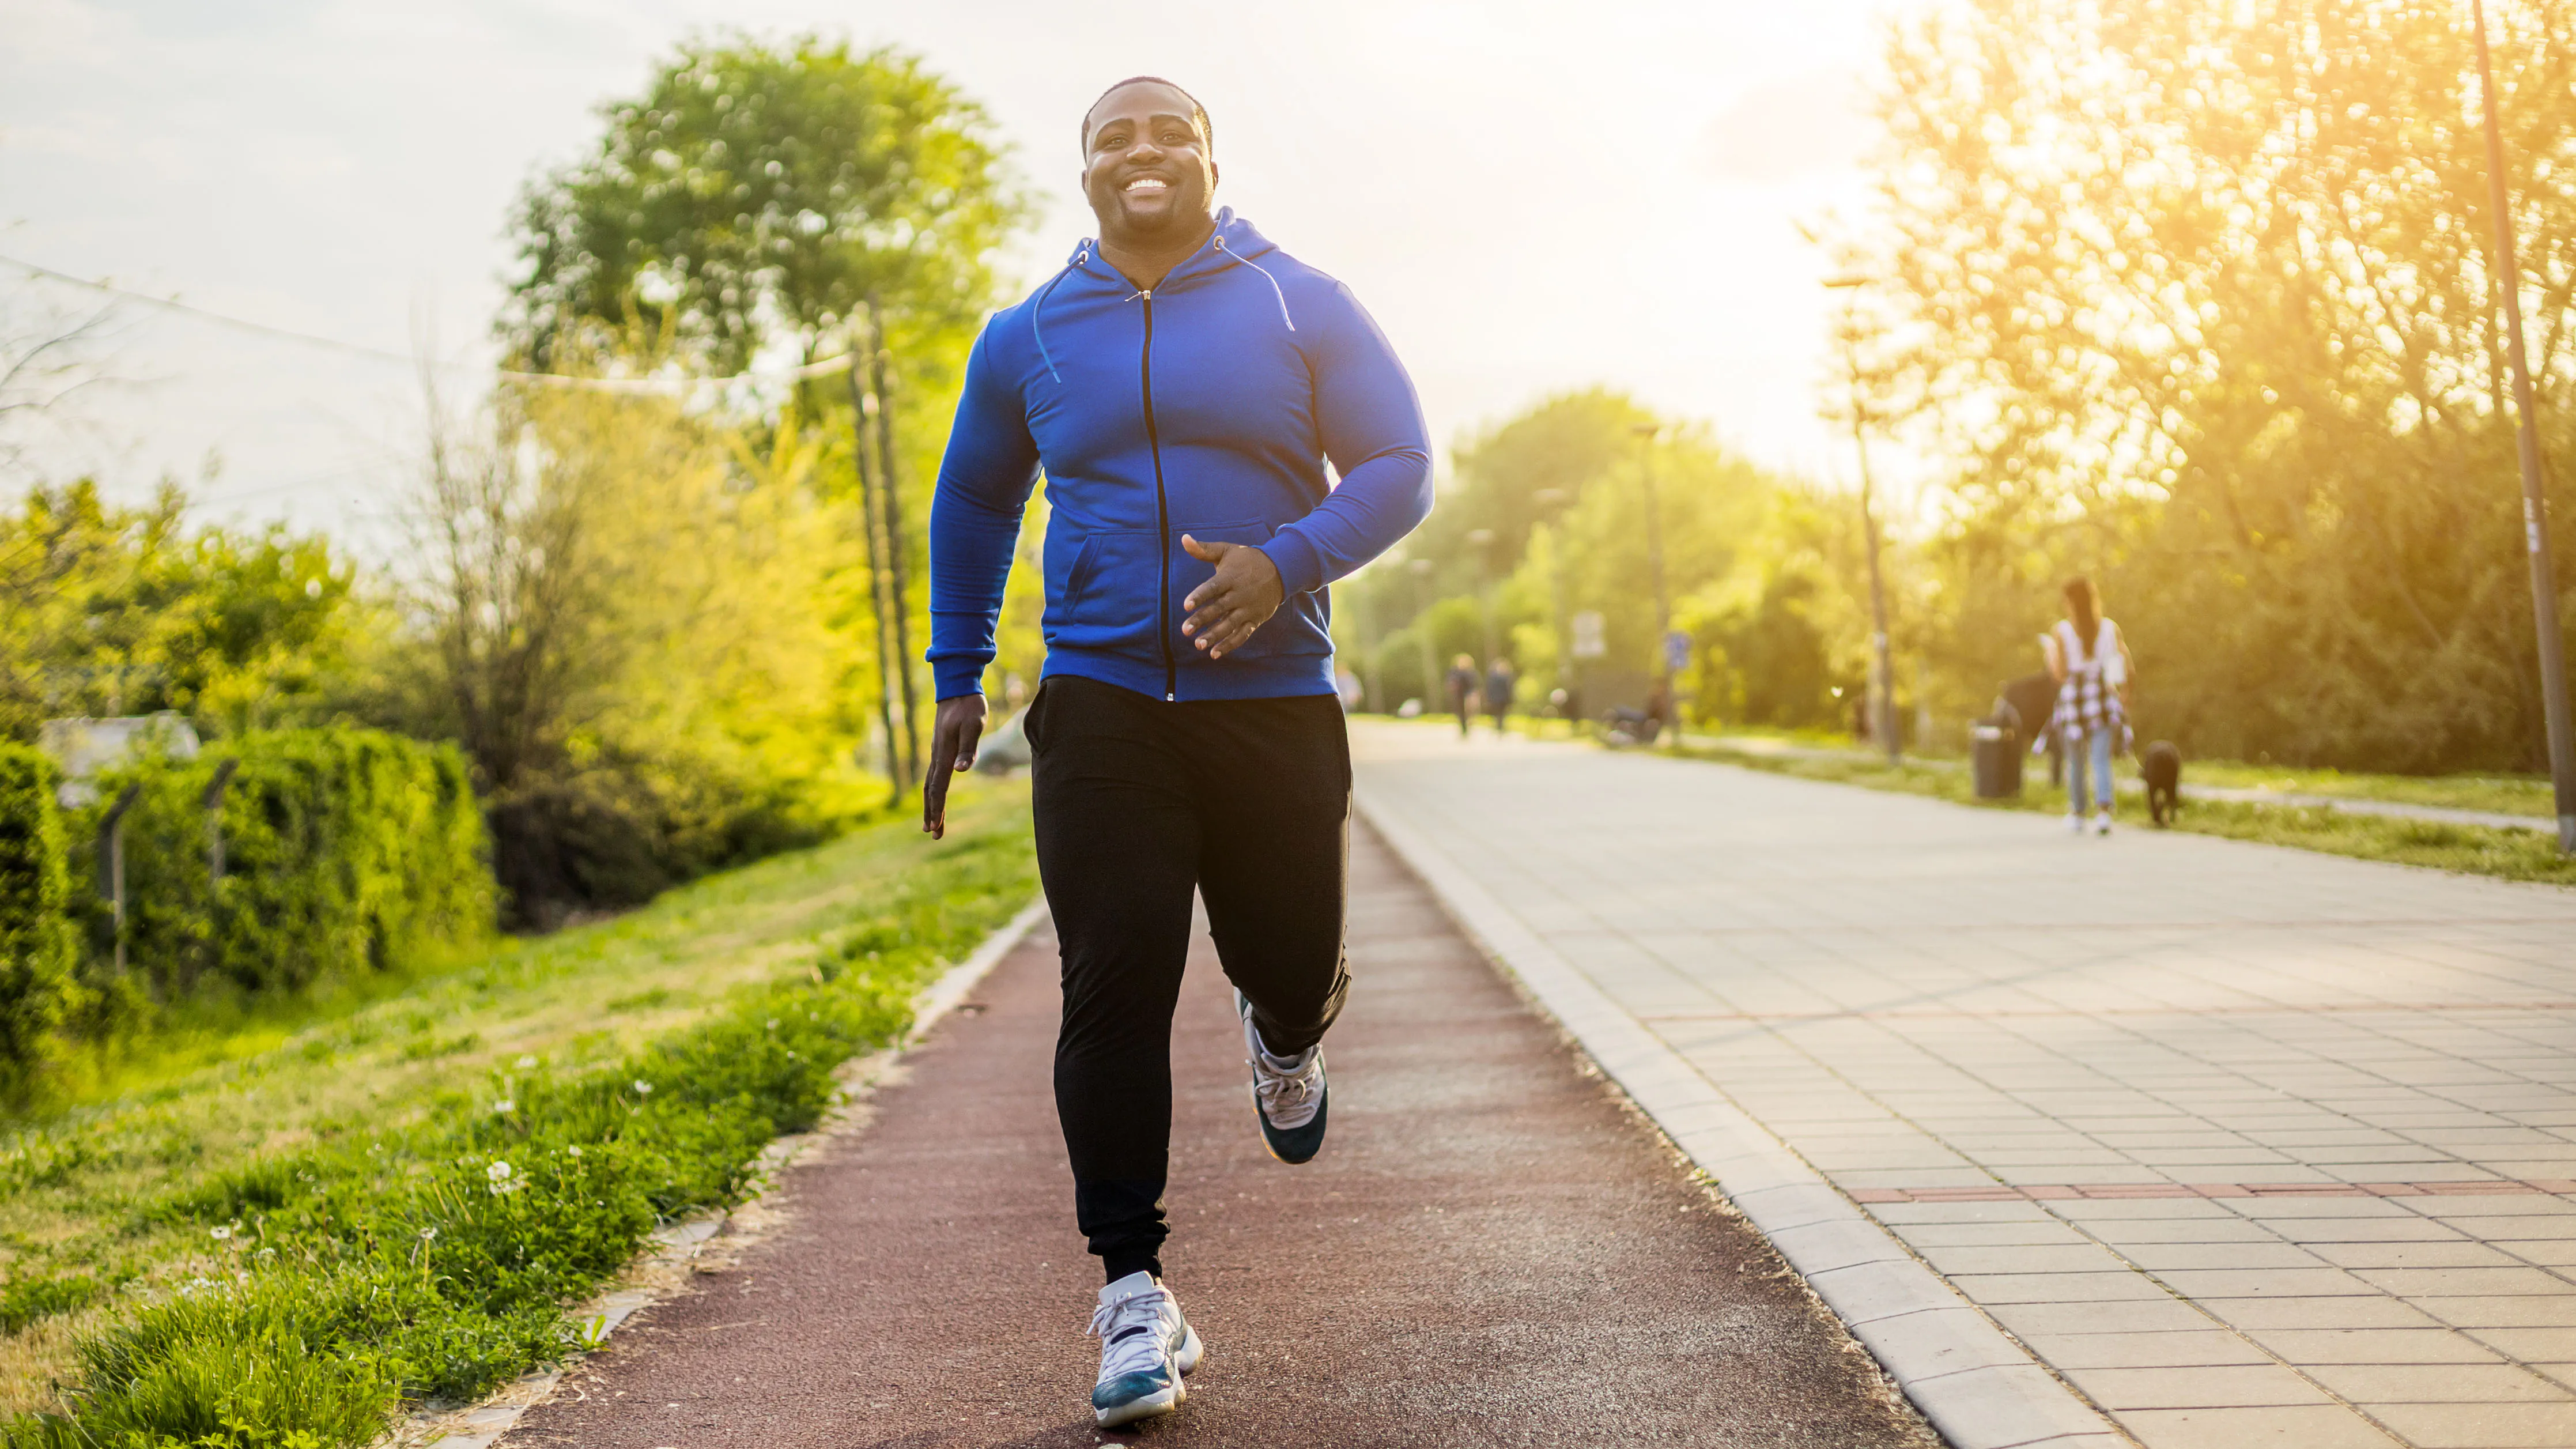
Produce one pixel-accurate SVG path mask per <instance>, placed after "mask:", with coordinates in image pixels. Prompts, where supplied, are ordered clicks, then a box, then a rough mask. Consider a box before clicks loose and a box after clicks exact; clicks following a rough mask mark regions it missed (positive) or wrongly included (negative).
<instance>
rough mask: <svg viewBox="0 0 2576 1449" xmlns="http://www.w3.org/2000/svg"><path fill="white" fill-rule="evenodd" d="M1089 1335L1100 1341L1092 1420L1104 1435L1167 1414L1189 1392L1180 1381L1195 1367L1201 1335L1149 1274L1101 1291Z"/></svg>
mask: <svg viewBox="0 0 2576 1449" xmlns="http://www.w3.org/2000/svg"><path fill="white" fill-rule="evenodd" d="M1091 1332H1092V1334H1093V1336H1095V1337H1097V1338H1098V1339H1099V1340H1100V1382H1099V1383H1097V1384H1096V1385H1094V1386H1093V1387H1092V1390H1091V1416H1092V1418H1093V1419H1094V1420H1096V1421H1097V1422H1098V1423H1099V1425H1100V1427H1101V1428H1103V1429H1109V1428H1114V1427H1116V1426H1117V1425H1120V1424H1132V1423H1134V1422H1135V1421H1136V1420H1138V1419H1150V1418H1152V1417H1153V1416H1154V1415H1156V1414H1168V1413H1170V1412H1171V1411H1173V1410H1174V1409H1177V1408H1179V1407H1180V1406H1181V1401H1182V1400H1184V1399H1186V1398H1188V1397H1189V1391H1188V1390H1187V1389H1185V1388H1183V1387H1182V1385H1181V1375H1183V1374H1186V1373H1188V1372H1189V1371H1190V1370H1192V1369H1194V1368H1197V1367H1198V1366H1199V1354H1200V1353H1201V1351H1202V1347H1203V1346H1202V1345H1201V1344H1200V1343H1199V1333H1198V1330H1197V1329H1195V1328H1192V1327H1190V1325H1189V1323H1188V1321H1187V1320H1185V1319H1183V1318H1182V1317H1181V1301H1180V1300H1179V1299H1177V1298H1175V1297H1173V1296H1172V1290H1171V1289H1169V1288H1166V1287H1164V1286H1163V1285H1162V1283H1161V1281H1160V1280H1158V1279H1156V1278H1155V1277H1154V1275H1153V1274H1151V1273H1141V1272H1139V1273H1130V1274H1128V1275H1127V1276H1126V1277H1124V1278H1121V1279H1119V1280H1118V1281H1117V1282H1115V1283H1112V1284H1110V1285H1109V1286H1108V1287H1106V1288H1103V1289H1101V1290H1100V1306H1099V1307H1098V1308H1096V1309H1094V1310H1093V1311H1092V1314H1091Z"/></svg>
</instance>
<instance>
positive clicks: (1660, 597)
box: [1629, 423, 1681, 735]
mask: <svg viewBox="0 0 2576 1449" xmlns="http://www.w3.org/2000/svg"><path fill="white" fill-rule="evenodd" d="M1663 430H1664V425H1663V424H1661V423H1633V424H1631V425H1630V426H1629V431H1631V432H1633V433H1635V434H1636V435H1637V436H1638V437H1639V438H1640V439H1642V440H1643V441H1644V443H1645V446H1644V447H1643V448H1642V449H1640V450H1639V451H1640V460H1639V464H1638V477H1639V479H1640V480H1641V482H1642V483H1643V485H1644V488H1645V492H1646V572H1647V573H1648V575H1650V576H1651V577H1652V578H1653V580H1654V584H1655V700H1656V711H1655V713H1656V717H1657V720H1658V722H1659V723H1661V724H1664V725H1668V726H1671V727H1672V729H1673V732H1674V734H1676V735H1679V734H1680V733H1681V722H1680V721H1679V720H1678V719H1664V718H1663V717H1662V716H1664V715H1666V714H1672V715H1678V714H1680V711H1679V710H1677V709H1674V708H1673V647H1672V637H1673V600H1672V595H1671V594H1670V593H1669V592H1667V591H1666V590H1665V588H1664V525H1663V518H1662V516H1661V513H1660V511H1659V509H1658V508H1657V506H1656V502H1655V438H1656V436H1657V435H1658V434H1660V433H1662V432H1663Z"/></svg>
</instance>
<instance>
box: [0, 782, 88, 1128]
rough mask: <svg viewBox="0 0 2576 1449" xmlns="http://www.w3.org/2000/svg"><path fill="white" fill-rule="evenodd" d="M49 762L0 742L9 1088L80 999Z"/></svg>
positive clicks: (0, 890) (0, 895)
mask: <svg viewBox="0 0 2576 1449" xmlns="http://www.w3.org/2000/svg"><path fill="white" fill-rule="evenodd" d="M59 779H60V776H59V775H58V773H57V772H56V771H55V769H54V763H53V761H51V760H49V759H47V758H45V757H44V756H43V755H41V754H38V753H37V752H36V751H34V750H31V749H28V748H26V747H25V746H23V745H11V744H0V1086H4V1087H6V1088H8V1089H10V1090H15V1089H18V1088H20V1087H22V1086H23V1085H24V1082H25V1079H26V1077H27V1076H28V1075H29V1074H30V1073H31V1072H33V1071H34V1070H35V1068H36V1067H37V1065H38V1064H39V1063H40V1062H41V1061H42V1059H43V1056H44V1051H45V1047H46V1044H47V1042H48V1041H49V1040H50V1039H51V1037H52V1035H53V1031H54V1028H55V1027H56V1026H57V1025H59V1024H60V1023H61V1021H62V1019H63V1016H64V1013H65V1012H66V1011H67V1010H68V1009H69V1008H70V1007H71V1006H72V1004H73V1003H74V1001H75V1000H76V999H77V998H78V995H79V991H80V988H79V985H78V982H77V981H76V979H75V977H74V974H73V968H74V962H75V955H74V952H73V940H74V937H73V931H72V924H71V916H70V908H71V875H70V872H69V871H68V870H67V869H66V867H65V861H64V851H63V825H62V816H61V814H60V813H59V811H57V809H56V808H55V805H54V787H55V785H56V784H57V783H58V781H59Z"/></svg>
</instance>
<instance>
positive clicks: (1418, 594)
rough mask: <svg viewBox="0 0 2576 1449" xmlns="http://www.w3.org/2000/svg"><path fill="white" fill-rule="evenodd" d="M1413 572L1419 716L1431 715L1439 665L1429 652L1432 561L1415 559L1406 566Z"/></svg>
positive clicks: (1436, 695) (1437, 694)
mask: <svg viewBox="0 0 2576 1449" xmlns="http://www.w3.org/2000/svg"><path fill="white" fill-rule="evenodd" d="M1405 567H1406V568H1408V569H1410V570H1412V572H1413V599H1414V609H1413V637H1414V641H1415V642H1416V643H1418V644H1420V645H1421V646H1422V712H1423V713H1425V714H1430V713H1433V712H1435V711H1436V710H1438V709H1439V708H1440V665H1439V662H1438V660H1436V659H1435V658H1434V657H1433V655H1432V650H1431V569H1432V563H1431V560H1429V559H1427V558H1418V559H1415V560H1414V561H1413V562H1411V563H1409V564H1406V565H1405Z"/></svg>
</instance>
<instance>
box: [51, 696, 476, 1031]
mask: <svg viewBox="0 0 2576 1449" xmlns="http://www.w3.org/2000/svg"><path fill="white" fill-rule="evenodd" d="M227 759H231V760H236V761H238V762H239V763H238V765H237V766H236V767H235V771H234V774H233V777H232V781H231V784H230V786H229V787H228V788H227V789H226V791H225V793H224V798H223V806H222V811H221V828H222V835H223V846H224V859H225V870H224V874H223V877H222V878H221V879H220V880H218V879H214V878H213V876H212V866H211V861H210V859H209V853H208V844H209V840H208V836H207V829H206V826H207V821H206V811H205V808H204V796H205V793H206V790H207V787H208V786H209V785H210V784H212V783H213V781H214V778H215V773H216V770H217V769H218V768H219V767H220V765H221V764H222V762H223V761H224V760H227ZM135 782H140V783H141V784H142V786H143V793H142V795H141V796H140V797H138V798H137V800H136V801H135V804H134V808H133V810H132V811H131V813H129V814H128V815H127V816H126V817H125V894H126V937H125V939H126V960H127V962H128V963H129V966H130V969H132V970H133V971H134V972H135V973H136V975H137V976H138V977H140V979H141V980H142V981H143V982H145V983H146V984H147V985H148V986H149V988H150V990H151V991H152V994H153V995H154V996H155V997H157V998H159V999H160V1000H163V1001H173V1000H177V999H180V998H183V997H186V996H189V995H192V994H195V993H197V992H199V991H202V990H205V989H209V988H217V989H220V988H223V987H229V988H231V989H234V990H238V991H240V992H243V993H252V994H256V993H265V992H277V991H298V990H303V989H305V988H308V987H311V986H313V985H315V984H317V983H321V982H325V981H329V980H332V979H336V978H346V977H351V976H356V975H361V974H364V973H368V972H374V971H381V970H384V969H387V968H389V967H396V966H401V965H405V964H408V963H409V962H410V961H412V960H413V959H415V958H416V957H417V956H418V954H419V953H420V952H421V951H422V950H423V949H424V948H427V947H432V946H436V945H440V944H443V943H448V942H457V941H473V940H476V939H478V938H480V937H481V936H483V935H484V934H485V933H486V932H488V931H489V930H490V929H491V923H492V918H493V892H492V877H491V872H490V869H489V868H488V866H487V865H486V863H485V862H486V859H487V857H488V847H487V844H486V840H485V835H484V829H483V816H482V812H481V810H480V808H479V807H478V806H477V805H476V803H475V800H474V793H473V790H472V789H471V787H470V786H469V784H468V782H467V777H466V772H465V762H464V757H463V756H461V755H460V754H458V753H457V751H456V750H455V748H454V747H452V746H446V745H429V744H423V743H421V742H419V741H416V740H409V739H404V738H402V737H400V736H397V735H390V734H386V733H384V732H382V731H379V730H367V729H327V730H281V731H273V732H267V733H258V734H247V735H242V736H239V737H237V738H235V739H232V740H228V741H225V742H224V743H223V744H221V745H219V746H217V747H214V748H210V749H208V750H207V751H206V752H205V753H204V754H202V755H200V756H199V757H198V758H196V759H194V760H187V761H179V760H168V759H157V760H147V761H143V762H140V763H137V764H135V765H132V766H129V767H127V768H124V769H121V770H117V771H114V772H111V773H110V774H109V775H108V776H107V777H106V778H104V779H102V780H101V782H100V790H99V794H100V800H101V804H100V805H99V806H96V807H93V808H92V809H91V810H89V811H87V812H85V813H84V816H83V823H84V824H85V825H86V826H87V827H88V829H89V832H90V834H91V836H92V837H94V836H95V833H96V822H97V820H98V818H99V813H100V811H102V810H103V809H104V808H105V802H107V801H112V800H114V799H115V798H116V796H117V794H118V793H119V792H120V791H122V790H123V789H124V788H125V786H126V785H127V784H129V783H135Z"/></svg>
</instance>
